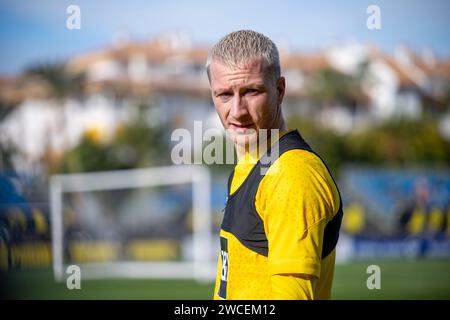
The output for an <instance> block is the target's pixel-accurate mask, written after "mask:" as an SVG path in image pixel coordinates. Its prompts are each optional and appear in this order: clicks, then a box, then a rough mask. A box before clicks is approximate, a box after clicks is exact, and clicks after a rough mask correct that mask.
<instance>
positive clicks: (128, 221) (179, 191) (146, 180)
mask: <svg viewBox="0 0 450 320" xmlns="http://www.w3.org/2000/svg"><path fill="white" fill-rule="evenodd" d="M50 201H51V217H52V254H53V270H54V275H55V279H56V280H59V281H61V280H63V279H64V277H65V270H66V268H67V267H68V266H69V265H77V266H79V267H80V269H81V276H82V279H89V278H115V277H132V278H173V279H176V278H194V279H197V280H199V281H208V280H211V279H213V278H214V275H215V261H214V260H215V257H214V249H215V248H214V246H213V237H212V225H211V210H210V175H209V171H208V169H206V168H204V167H202V166H195V165H190V166H168V167H157V168H146V169H134V170H120V171H108V172H94V173H80V174H65V175H55V176H52V178H51V182H50Z"/></svg>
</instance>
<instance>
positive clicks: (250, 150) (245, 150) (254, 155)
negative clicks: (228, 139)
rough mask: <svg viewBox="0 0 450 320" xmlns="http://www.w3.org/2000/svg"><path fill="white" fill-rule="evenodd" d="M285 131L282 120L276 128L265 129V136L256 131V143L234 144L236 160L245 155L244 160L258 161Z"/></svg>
mask: <svg viewBox="0 0 450 320" xmlns="http://www.w3.org/2000/svg"><path fill="white" fill-rule="evenodd" d="M286 131H287V127H286V125H285V123H284V122H283V123H282V124H281V125H280V126H279V127H278V128H274V129H270V130H267V136H264V135H262V136H260V132H258V133H257V134H258V137H257V143H254V144H245V145H240V144H235V148H236V154H237V157H238V162H240V160H241V158H243V157H245V159H246V161H247V160H248V161H254V162H256V161H258V159H259V158H260V157H262V155H263V154H264V153H265V152H266V151H267V149H269V148H270V146H271V145H272V144H273V143H274V142H275V141H277V140H278V139H279V138H280V137H281V135H282V134H284V133H285V132H286Z"/></svg>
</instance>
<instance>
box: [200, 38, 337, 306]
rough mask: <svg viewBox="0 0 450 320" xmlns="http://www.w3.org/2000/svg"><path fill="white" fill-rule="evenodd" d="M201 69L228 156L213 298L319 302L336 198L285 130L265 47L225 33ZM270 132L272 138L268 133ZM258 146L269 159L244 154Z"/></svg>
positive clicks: (270, 52)
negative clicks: (230, 145)
mask: <svg viewBox="0 0 450 320" xmlns="http://www.w3.org/2000/svg"><path fill="white" fill-rule="evenodd" d="M206 66H207V72H208V77H209V81H210V85H211V92H212V98H213V101H214V105H215V108H216V110H217V113H218V115H219V117H220V120H221V121H222V124H223V126H224V127H225V129H226V130H227V133H229V134H230V135H231V137H232V139H233V141H234V144H235V147H236V151H237V154H238V163H237V165H236V167H235V169H234V171H233V173H232V174H231V176H230V179H229V182H228V198H227V204H226V207H225V215H224V219H223V222H222V225H221V231H220V244H221V253H220V256H219V261H218V272H217V279H216V284H215V289H214V298H215V299H329V298H330V295H331V284H332V280H333V271H334V263H335V246H336V243H337V238H338V234H339V228H340V224H341V219H342V203H341V198H340V195H339V191H338V189H337V187H336V184H335V182H334V180H333V178H332V177H331V175H330V173H329V171H328V170H327V168H326V166H325V164H324V163H323V161H322V160H321V159H320V158H319V157H318V156H317V155H316V154H314V153H313V151H312V150H311V148H310V147H309V146H308V145H307V144H306V142H305V141H304V140H303V139H302V138H301V136H300V134H299V133H298V131H296V130H294V131H288V130H287V128H286V124H285V122H284V119H283V115H282V111H281V103H282V101H283V97H284V93H285V79H284V78H283V77H281V75H280V62H279V54H278V50H277V48H276V46H275V44H274V43H273V42H272V41H271V40H270V39H268V38H267V37H265V36H264V35H262V34H260V33H257V32H254V31H249V30H242V31H237V32H233V33H231V34H228V35H227V36H225V37H224V38H222V39H221V40H220V41H219V42H218V43H217V44H216V45H215V46H214V47H213V48H212V50H211V52H210V54H209V57H208V61H207V64H206ZM277 130H278V131H279V133H280V135H279V137H277V136H276V135H274V134H272V132H274V131H275V132H276V131H277ZM261 133H262V134H261ZM263 142H268V143H267V145H268V146H270V150H268V151H267V152H265V151H266V150H265V149H263V151H264V152H254V151H255V149H257V150H261V149H259V147H260V146H261V145H262V143H263ZM256 146H257V147H256ZM271 150H272V151H271ZM252 151H253V152H252ZM276 151H277V152H276ZM268 159H269V160H271V161H270V165H269V167H268V169H267V170H266V171H263V170H262V167H263V164H264V163H267V160H268ZM263 160H264V161H263Z"/></svg>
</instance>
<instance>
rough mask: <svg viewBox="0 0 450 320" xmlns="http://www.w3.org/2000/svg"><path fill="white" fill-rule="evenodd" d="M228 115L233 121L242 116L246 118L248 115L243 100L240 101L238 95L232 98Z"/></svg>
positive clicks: (240, 98)
mask: <svg viewBox="0 0 450 320" xmlns="http://www.w3.org/2000/svg"><path fill="white" fill-rule="evenodd" d="M230 113H231V116H232V117H233V118H234V119H239V118H242V117H243V116H246V115H247V113H248V110H247V105H246V103H245V100H244V99H242V97H241V96H240V95H239V94H236V95H234V97H233V101H232V102H231V110H230Z"/></svg>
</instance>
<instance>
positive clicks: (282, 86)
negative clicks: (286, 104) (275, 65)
mask: <svg viewBox="0 0 450 320" xmlns="http://www.w3.org/2000/svg"><path fill="white" fill-rule="evenodd" d="M285 92H286V80H285V79H284V77H280V78H279V79H278V81H277V94H278V105H281V103H282V102H283V98H284V94H285Z"/></svg>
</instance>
